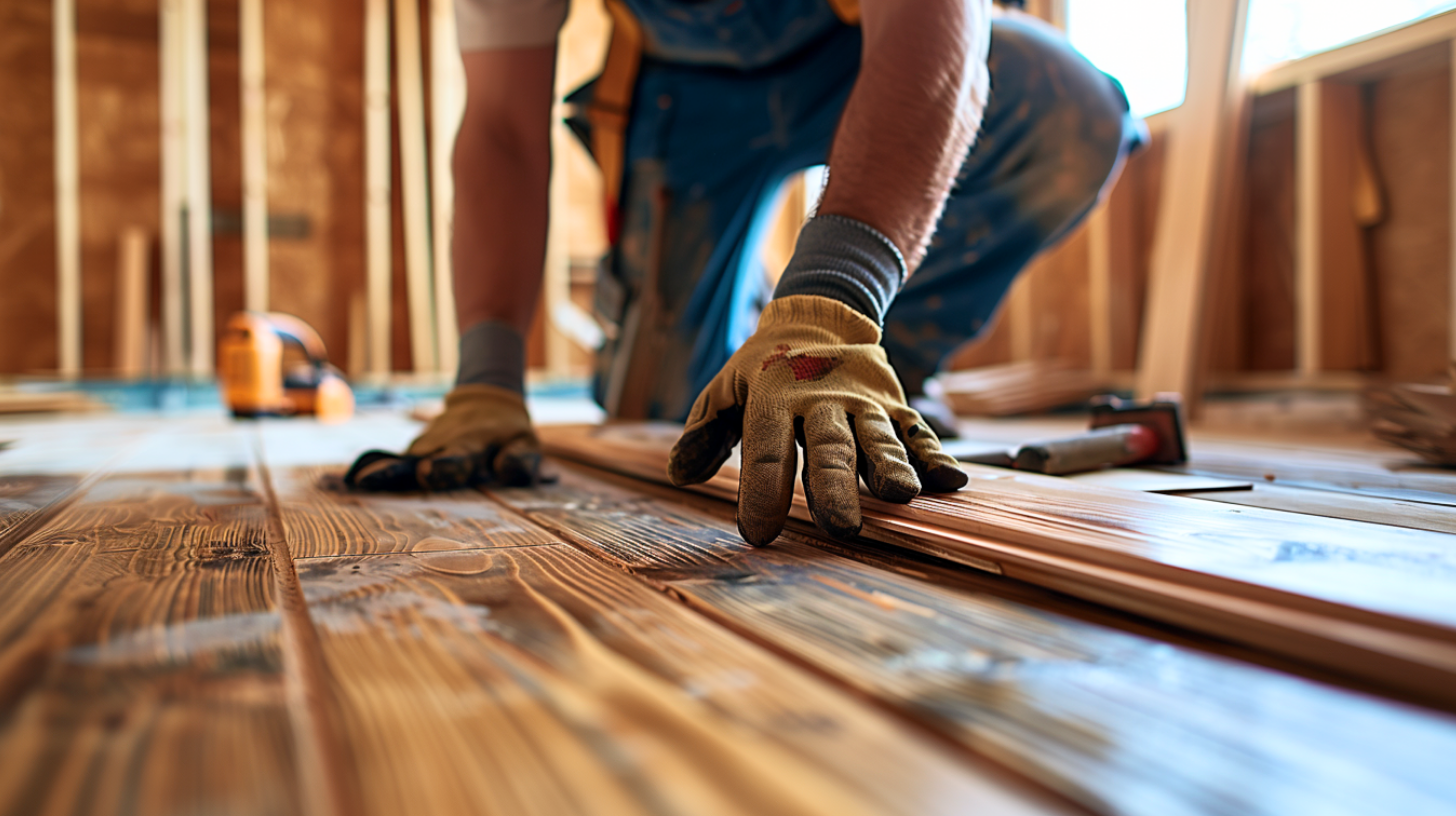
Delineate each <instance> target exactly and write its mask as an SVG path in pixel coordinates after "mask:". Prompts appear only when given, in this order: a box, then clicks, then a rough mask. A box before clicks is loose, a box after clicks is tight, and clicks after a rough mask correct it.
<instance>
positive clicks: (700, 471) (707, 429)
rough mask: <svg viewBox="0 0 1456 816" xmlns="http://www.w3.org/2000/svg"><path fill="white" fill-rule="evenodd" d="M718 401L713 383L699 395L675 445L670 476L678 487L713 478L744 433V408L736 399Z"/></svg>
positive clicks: (669, 462)
mask: <svg viewBox="0 0 1456 816" xmlns="http://www.w3.org/2000/svg"><path fill="white" fill-rule="evenodd" d="M716 401H717V400H715V399H714V396H713V386H711V385H710V386H709V387H708V388H707V389H706V390H704V391H703V393H702V394H699V395H698V401H697V402H696V403H694V404H693V410H692V413H691V414H689V417H690V419H691V421H690V422H689V423H688V426H687V429H686V430H685V431H683V435H682V436H681V437H679V438H678V440H677V444H676V445H673V446H672V455H671V456H670V457H669V458H668V460H667V477H668V478H669V479H670V480H672V483H673V484H675V485H677V486H678V487H682V486H684V485H691V484H700V483H702V482H706V481H708V480H709V479H711V478H713V474H715V473H717V472H718V469H719V468H721V467H722V466H723V463H724V462H726V461H728V457H729V456H731V455H732V454H733V446H734V445H737V444H738V440H739V438H740V437H741V436H742V435H743V409H742V408H741V407H740V406H738V405H737V404H736V403H728V404H727V405H726V406H725V407H722V408H718V407H716V406H715V405H714V403H715V402H716Z"/></svg>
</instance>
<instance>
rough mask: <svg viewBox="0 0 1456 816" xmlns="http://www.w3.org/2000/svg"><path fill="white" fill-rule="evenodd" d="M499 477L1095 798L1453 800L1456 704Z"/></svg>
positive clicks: (853, 676) (816, 661) (1038, 772)
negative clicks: (1278, 666) (1325, 679)
mask: <svg viewBox="0 0 1456 816" xmlns="http://www.w3.org/2000/svg"><path fill="white" fill-rule="evenodd" d="M492 495H494V496H496V497H498V498H500V499H501V500H503V501H505V502H506V503H508V504H510V505H512V506H514V507H516V508H517V509H519V510H521V511H522V512H523V513H526V514H527V515H528V516H530V517H531V518H532V519H535V520H538V521H540V522H541V523H542V524H544V525H546V526H548V527H550V528H552V529H555V530H557V531H558V532H560V533H561V534H562V535H564V536H569V537H571V538H572V540H573V541H574V542H576V543H577V544H579V545H581V546H584V547H587V548H588V549H590V550H591V551H593V552H595V553H598V554H600V555H602V556H604V557H606V558H608V559H611V560H613V561H615V562H617V563H618V564H620V565H622V566H624V567H626V568H628V569H629V570H630V571H631V572H633V573H634V574H637V575H639V576H642V577H644V578H647V579H648V580H650V581H651V582H653V583H654V584H656V585H657V586H658V587H659V588H661V589H663V590H665V591H667V592H668V593H670V594H672V595H674V596H677V597H681V598H684V599H686V600H687V601H688V602H689V603H690V604H691V605H693V606H694V607H696V608H699V609H702V610H703V611H705V612H706V613H707V614H708V615H710V616H711V617H713V618H715V619H717V620H720V621H722V622H724V623H726V624H727V625H729V626H730V627H732V628H735V629H737V630H739V631H741V632H744V633H745V634H747V635H749V636H750V637H753V638H755V639H757V640H760V641H761V642H765V643H767V644H769V645H770V646H771V647H773V648H775V649H777V650H780V651H781V652H782V653H784V654H787V655H791V656H793V657H795V658H796V659H801V660H804V661H807V662H808V663H810V664H811V665H813V666H814V667H815V668H817V669H818V670H820V671H821V672H823V673H824V674H826V675H828V676H830V677H833V678H836V679H837V680H838V681H839V682H842V683H845V684H846V685H849V686H851V687H853V688H855V689H857V690H859V691H861V692H863V693H866V694H869V695H871V696H873V697H875V698H877V699H880V700H882V701H883V702H885V703H887V704H889V705H892V706H895V707H897V708H899V709H902V710H904V711H906V712H907V713H909V714H911V715H912V716H914V717H916V718H917V719H919V720H921V721H922V722H925V723H927V724H929V725H931V726H932V727H934V728H936V729H938V730H940V731H941V732H942V733H944V734H945V735H947V736H948V737H950V738H952V739H954V740H956V741H957V742H959V743H960V744H962V745H964V746H965V747H967V748H969V749H970V750H972V751H975V752H977V753H980V754H983V755H986V756H990V757H992V758H994V759H995V760H996V761H998V762H1000V763H1002V764H1004V765H1007V766H1010V767H1012V768H1014V769H1016V770H1018V771H1019V772H1021V773H1023V774H1025V775H1026V776H1028V777H1030V778H1033V779H1036V780H1038V781H1040V782H1043V783H1044V784H1047V785H1049V786H1051V787H1052V788H1054V789H1056V790H1058V791H1060V792H1062V793H1063V794H1065V795H1067V796H1069V797H1071V798H1073V799H1074V800H1076V801H1077V802H1079V803H1080V804H1082V805H1084V806H1086V807H1088V808H1089V809H1091V810H1093V811H1096V812H1101V813H1125V814H1140V813H1147V814H1167V813H1180V814H1183V813H1186V814H1196V813H1225V812H1238V813H1268V814H1282V813H1293V812H1309V813H1316V812H1317V813H1350V814H1356V813H1364V812H1369V811H1370V810H1371V809H1372V808H1373V809H1376V810H1379V809H1383V808H1386V807H1393V808H1394V810H1395V811H1405V810H1409V811H1410V812H1420V811H1424V810H1427V809H1431V810H1432V811H1433V812H1438V811H1445V810H1448V809H1450V808H1451V804H1450V802H1451V795H1452V793H1453V790H1451V783H1450V782H1448V781H1447V780H1446V775H1445V774H1444V772H1443V770H1442V768H1441V766H1442V762H1443V761H1442V760H1441V759H1438V758H1437V756H1438V755H1440V754H1444V753H1445V752H1446V751H1449V750H1450V748H1449V747H1441V746H1451V747H1456V719H1452V718H1448V717H1439V716H1430V715H1426V714H1423V713H1420V712H1418V711H1416V710H1412V709H1408V708H1406V707H1404V706H1400V705H1395V704H1391V703H1383V702H1378V701H1374V700H1371V699H1369V698H1365V697H1363V696H1360V695H1356V694H1352V693H1349V692H1345V691H1340V690H1335V689H1332V688H1329V687H1326V686H1321V685H1319V684H1316V683H1312V682H1309V681H1305V680H1299V679H1295V678H1292V677H1289V676H1287V675H1283V674H1279V673H1276V672H1272V671H1268V670H1265V669H1259V668H1254V667H1251V666H1248V665H1246V664H1241V663H1238V662H1235V661H1230V660H1225V659H1220V658H1215V657H1211V656H1208V655H1205V654H1200V653H1198V652H1195V651H1193V650H1190V649H1185V648H1179V647H1174V646H1170V645H1168V644H1165V643H1160V642H1158V641H1155V640H1151V639H1148V638H1143V637H1138V636H1135V635H1130V634H1126V633H1122V632H1117V631H1114V630H1111V629H1108V628H1105V627H1103V626H1098V625H1094V624H1088V623H1083V622H1079V621H1076V620H1073V619H1070V618H1067V617H1065V616H1063V615H1060V614H1055V613H1051V612H1046V611H1043V610H1041V609H1038V608H1036V607H1035V606H1031V605H1027V604H1026V603H1022V602H1018V601H1015V600H1009V599H1007V598H1006V597H1004V596H998V595H997V594H996V593H995V592H994V590H990V591H988V590H984V589H975V588H972V587H971V586H967V585H966V584H965V582H962V581H955V580H952V581H940V580H936V579H932V578H931V576H930V575H929V574H927V573H929V572H931V571H933V570H932V569H930V568H922V570H921V571H917V570H914V569H907V570H904V571H902V572H901V573H900V574H895V573H892V572H890V571H887V570H883V569H877V568H874V567H871V566H868V565H866V564H864V563H857V562H855V561H851V560H849V559H846V558H842V557H839V556H837V555H831V554H830V553H828V552H826V551H825V550H823V549H819V548H817V547H812V546H807V544H806V543H805V541H804V540H802V539H798V538H797V537H794V536H790V537H789V538H788V539H780V540H779V541H778V542H776V543H775V544H774V545H773V546H771V547H767V548H762V549H752V548H748V547H746V546H744V545H743V544H742V542H741V541H740V540H739V539H738V536H737V534H736V530H735V529H734V526H733V522H732V520H731V518H730V517H728V515H727V514H724V513H720V514H717V515H712V514H708V513H704V512H701V511H699V510H695V509H691V508H689V507H686V506H684V505H683V504H682V503H680V502H674V501H667V500H663V499H660V498H655V497H653V496H650V495H647V494H644V493H640V492H635V491H633V490H631V489H630V488H627V487H623V486H621V485H608V484H605V483H603V482H601V481H598V480H595V479H592V478H590V477H587V476H584V475H580V474H578V473H575V472H573V471H571V470H567V471H566V472H565V473H564V474H563V481H562V482H561V483H560V484H559V485H556V486H551V487H546V488H542V489H540V490H538V491H525V490H505V491H492ZM628 519H630V520H631V521H630V523H626V522H627V520H628ZM998 580H1000V579H995V578H985V579H981V580H980V581H978V582H977V583H979V584H981V585H984V586H994V585H995V584H996V583H997V582H998ZM1002 582H1003V583H1004V581H1002ZM1190 700H1197V704H1196V705H1189V704H1188V701H1190ZM1374 735H1380V736H1378V737H1375V736H1374ZM1386 738H1390V739H1391V740H1392V742H1391V743H1389V744H1387V743H1386V742H1385V739H1386ZM1387 751H1390V752H1394V753H1387ZM1356 767H1358V768H1361V769H1362V771H1361V773H1360V774H1359V775H1348V774H1346V770H1348V769H1350V768H1356ZM1232 779H1238V780H1241V781H1240V783H1239V784H1233V785H1230V784H1228V780H1232ZM1397 803H1399V804H1397Z"/></svg>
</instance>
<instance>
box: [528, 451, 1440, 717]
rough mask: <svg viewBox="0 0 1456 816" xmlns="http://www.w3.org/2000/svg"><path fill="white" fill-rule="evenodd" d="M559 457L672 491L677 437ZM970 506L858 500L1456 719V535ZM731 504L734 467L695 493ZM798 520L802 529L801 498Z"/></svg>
mask: <svg viewBox="0 0 1456 816" xmlns="http://www.w3.org/2000/svg"><path fill="white" fill-rule="evenodd" d="M543 438H544V440H545V442H546V444H547V447H548V449H549V450H551V451H553V452H554V453H557V454H559V455H562V456H567V457H570V458H573V459H576V460H578V461H582V462H585V463H587V464H590V465H593V466H597V467H602V468H605V469H608V470H614V471H617V472H622V473H627V474H629V475H633V476H637V477H640V478H646V479H651V480H656V481H664V480H665V472H664V471H665V462H666V457H667V451H668V449H669V447H670V446H671V444H672V442H673V441H674V440H675V438H676V429H675V428H674V427H673V426H667V425H640V424H639V425H624V426H609V427H606V428H603V429H590V428H553V429H545V430H544V431H543ZM966 470H967V472H968V474H970V476H971V484H970V485H969V486H968V487H967V488H965V489H964V490H962V491H961V492H960V493H957V494H951V495H943V496H922V497H920V498H917V499H915V500H914V501H912V502H911V503H910V504H909V505H891V504H888V503H885V502H881V501H878V500H875V499H873V498H871V497H868V496H862V499H861V503H862V505H863V507H864V509H865V533H864V534H865V535H866V536H868V537H871V538H876V539H878V540H883V541H886V542H887V543H892V544H897V545H900V546H906V547H909V548H912V549H919V550H921V551H924V552H928V553H930V554H932V555H935V556H938V557H942V558H949V559H951V560H956V561H961V562H963V563H967V564H969V565H971V566H976V567H978V568H985V569H990V570H992V571H999V572H1002V573H1004V574H1006V575H1008V576H1012V577H1017V578H1020V579H1022V580H1026V581H1029V582H1031V583H1035V584H1039V585H1042V586H1047V587H1050V588H1053V589H1057V590H1059V591H1063V592H1068V593H1070V594H1073V595H1077V596H1078V597H1082V598H1085V599H1087V600H1091V601H1093V602H1095V603H1102V604H1107V605H1111V606H1115V607H1117V608H1120V609H1123V610H1124V611H1128V612H1131V613H1133V614H1137V615H1146V616H1149V617H1153V618H1156V619H1159V620H1162V621H1164V622H1167V623H1170V624H1172V625H1175V626H1181V627H1187V628H1192V629H1195V630H1198V631H1204V632H1207V633H1210V634H1213V635H1215V636H1217V637H1224V638H1230V639H1235V640H1240V641H1241V642H1245V643H1248V644H1250V645H1253V646H1256V647H1258V648H1263V649H1268V650H1271V651H1275V652H1280V653H1287V654H1289V655H1291V656H1294V657H1297V658H1298V659H1300V660H1305V661H1308V662H1311V663H1314V664H1318V665H1323V666H1327V667H1329V668H1332V669H1334V670H1336V671H1339V672H1343V673H1345V674H1347V675H1351V676H1357V677H1361V678H1365V679H1368V680H1371V681H1374V682H1377V683H1380V684H1382V685H1383V686H1384V687H1387V688H1392V689H1400V690H1401V693H1402V694H1412V695H1416V696H1418V697H1419V698H1420V699H1422V700H1425V701H1429V702H1431V703H1433V704H1438V705H1442V706H1444V707H1456V694H1453V692H1452V689H1453V688H1456V627H1453V624H1456V605H1453V604H1451V603H1450V600H1449V599H1450V598H1451V597H1456V547H1453V546H1452V543H1453V541H1456V539H1453V538H1452V537H1451V536H1449V535H1445V534H1439V533H1433V532H1428V531H1423V530H1411V529H1401V528H1395V527H1387V526H1382V525H1375V524H1368V523H1362V522H1353V521H1346V520H1343V519H1328V518H1321V517H1318V516H1307V515H1299V514H1294V513H1285V512H1278V511H1271V510H1264V509H1262V508H1253V507H1234V506H1227V505H1219V504H1214V503H1211V502H1199V501H1190V500H1188V499H1186V498H1181V497H1176V496H1160V495H1155V494H1147V493H1139V492H1134V491H1127V490H1114V489H1104V488H1096V487H1086V486H1081V485H1076V484H1074V483H1071V484H1069V483H1068V482H1067V481H1066V480H1061V479H1056V478H1053V477H1045V476H1038V475H1036V474H1020V473H1018V474H1011V475H1008V474H1007V472H1006V471H1003V470H1000V469H997V468H984V467H976V466H966ZM694 490H697V491H699V492H702V493H704V494H706V495H712V496H714V497H717V498H722V499H733V498H735V497H736V495H737V470H736V467H734V466H733V464H732V463H731V462H730V463H729V464H728V465H725V466H724V468H723V471H722V472H720V473H719V474H718V475H717V476H716V477H714V478H713V479H711V480H710V481H708V482H707V483H705V484H703V485H700V486H697V487H695V488H694ZM792 512H793V514H794V517H795V518H799V519H807V518H808V513H807V508H806V505H805V502H804V497H803V494H802V492H799V493H798V494H797V495H796V496H795V498H794V504H793V508H792Z"/></svg>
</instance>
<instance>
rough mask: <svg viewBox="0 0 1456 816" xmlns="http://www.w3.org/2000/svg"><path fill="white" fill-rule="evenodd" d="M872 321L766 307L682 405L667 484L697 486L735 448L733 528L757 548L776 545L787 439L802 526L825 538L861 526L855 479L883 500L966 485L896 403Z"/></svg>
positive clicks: (804, 302)
mask: <svg viewBox="0 0 1456 816" xmlns="http://www.w3.org/2000/svg"><path fill="white" fill-rule="evenodd" d="M879 342H880V329H879V327H878V326H876V325H875V323H874V321H872V320H870V319H869V318H867V317H865V316H864V315H863V314H861V313H859V312H857V311H856V310H854V309H851V308H850V307H848V306H846V305H845V304H843V303H841V302H839V301H837V300H834V299H832V298H828V297H819V296H815V295H794V296H790V297H782V296H781V297H779V298H777V299H775V300H773V301H771V302H770V303H769V305H768V308H767V309H765V310H764V313H763V316H762V318H761V319H760V320H759V324H758V331H757V332H756V333H754V335H753V336H752V337H750V338H749V339H748V342H747V343H745V344H744V345H743V347H742V348H740V349H739V350H738V351H737V353H735V354H734V355H733V357H732V358H730V359H729V361H728V363H727V364H726V365H724V366H723V370H722V371H720V372H718V376H717V377H715V378H714V379H713V380H712V382H710V383H709V384H708V387H707V388H705V389H704V390H703V393H702V394H701V395H700V396H699V397H698V401H697V402H696V403H694V405H693V409H692V412H691V413H690V414H689V415H688V424H687V427H686V429H685V430H684V432H683V435H682V438H680V439H679V440H678V442H677V445H676V446H674V447H673V451H672V458H671V461H670V462H669V464H668V475H669V476H670V477H671V479H672V482H673V484H676V485H689V484H696V483H699V482H703V481H706V480H708V479H709V478H711V477H712V476H713V474H715V473H717V472H718V468H719V467H721V466H722V464H723V462H724V461H726V460H727V459H728V456H729V454H730V453H732V450H733V446H734V445H736V444H737V443H738V441H739V439H740V438H741V439H742V440H743V457H742V458H743V465H742V469H741V470H740V472H739V476H738V530H739V532H740V533H742V535H743V538H744V539H745V540H746V541H748V543H750V544H753V545H756V546H762V545H764V544H768V543H769V542H771V541H773V540H774V539H775V538H777V537H778V535H779V533H780V532H781V531H782V530H783V527H784V522H785V520H786V519H787V518H788V513H789V506H790V503H791V502H792V499H793V490H794V469H795V459H796V451H795V447H794V445H795V441H796V440H797V442H798V444H799V445H800V446H802V447H803V448H804V493H805V496H806V497H807V499H808V501H809V509H810V511H811V512H812V513H813V516H814V522H815V523H816V524H818V525H819V527H820V528H822V529H823V530H825V531H826V532H828V533H829V534H831V535H833V536H836V537H841V538H844V537H849V536H853V535H855V534H857V533H858V532H859V530H860V526H861V524H862V519H861V517H860V507H859V479H860V477H863V478H864V481H865V485H866V486H868V487H869V490H870V492H871V493H873V494H874V495H875V496H877V497H878V498H881V499H884V500H885V501H891V502H898V503H904V502H908V501H910V500H911V499H912V498H914V497H915V496H917V495H919V493H920V492H921V491H922V490H925V491H928V492H932V493H946V492H951V491H955V490H958V489H960V488H961V487H963V486H965V484H966V482H967V481H968V479H967V477H966V474H965V473H964V472H962V471H961V469H960V467H959V466H957V464H956V461H955V459H953V458H951V457H950V456H949V455H947V454H945V453H944V452H942V451H941V449H940V441H939V440H938V439H936V437H935V434H933V433H932V432H931V431H930V429H929V428H928V427H926V425H925V422H924V421H923V420H922V419H921V417H920V415H919V414H918V413H916V412H915V411H914V410H913V409H911V408H910V406H909V405H907V404H906V401H905V393H904V391H903V390H902V389H901V387H900V382H899V380H898V379H897V378H896V376H895V372H894V370H892V369H891V368H890V364H889V361H888V359H887V358H886V356H885V351H884V349H883V348H881V347H880V345H879Z"/></svg>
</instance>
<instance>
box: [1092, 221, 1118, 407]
mask: <svg viewBox="0 0 1456 816" xmlns="http://www.w3.org/2000/svg"><path fill="white" fill-rule="evenodd" d="M1112 254H1113V252H1112V213H1111V207H1109V206H1108V204H1107V202H1103V203H1102V204H1101V205H1099V206H1098V207H1097V209H1095V210H1093V211H1092V214H1091V215H1089V216H1088V217H1087V313H1088V320H1087V325H1088V333H1089V337H1088V345H1089V346H1090V348H1091V354H1092V373H1093V375H1095V376H1096V377H1098V378H1099V379H1102V380H1105V379H1106V378H1107V377H1108V376H1109V375H1110V374H1111V373H1112V345H1113V339H1112V334H1113V329H1112Z"/></svg>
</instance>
